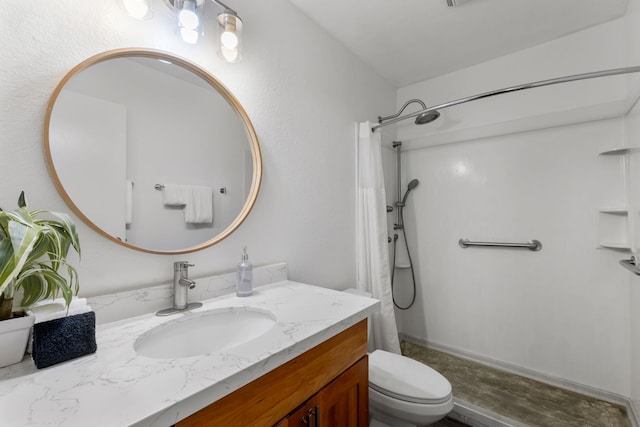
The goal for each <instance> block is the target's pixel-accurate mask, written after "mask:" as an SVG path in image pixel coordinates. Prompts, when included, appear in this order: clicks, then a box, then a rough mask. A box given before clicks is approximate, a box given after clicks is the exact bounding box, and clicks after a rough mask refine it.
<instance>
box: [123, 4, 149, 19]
mask: <svg viewBox="0 0 640 427" xmlns="http://www.w3.org/2000/svg"><path fill="white" fill-rule="evenodd" d="M122 6H123V7H124V9H125V11H126V12H127V14H128V15H129V16H131V17H132V18H136V19H145V18H149V17H150V15H151V5H150V3H149V0H122Z"/></svg>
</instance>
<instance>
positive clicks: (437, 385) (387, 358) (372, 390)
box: [369, 350, 453, 427]
mask: <svg viewBox="0 0 640 427" xmlns="http://www.w3.org/2000/svg"><path fill="white" fill-rule="evenodd" d="M452 409H453V396H452V394H451V384H450V383H449V381H448V380H447V379H446V378H445V377H444V376H442V375H441V374H440V373H439V372H437V371H436V370H434V369H432V368H430V367H429V366H427V365H425V364H423V363H420V362H418V361H416V360H413V359H410V358H408V357H405V356H401V355H399V354H395V353H390V352H388V351H383V350H376V351H374V352H373V353H370V354H369V414H370V418H371V423H370V427H416V426H418V427H421V426H428V425H430V424H433V423H435V422H436V421H438V420H440V419H442V418H444V416H445V415H447V414H448V413H449V412H450V411H451V410H452Z"/></svg>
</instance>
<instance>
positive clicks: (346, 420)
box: [318, 357, 369, 427]
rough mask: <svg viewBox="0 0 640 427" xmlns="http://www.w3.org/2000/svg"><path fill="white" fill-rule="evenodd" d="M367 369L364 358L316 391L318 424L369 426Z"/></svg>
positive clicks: (347, 426)
mask: <svg viewBox="0 0 640 427" xmlns="http://www.w3.org/2000/svg"><path fill="white" fill-rule="evenodd" d="M368 369H369V367H368V359H367V357H363V358H362V359H360V361H358V362H357V363H356V364H354V365H353V366H352V367H351V368H349V369H348V370H347V371H345V372H344V373H343V374H342V375H340V376H339V377H338V378H336V379H335V380H333V381H332V382H331V383H329V385H327V386H326V387H325V388H323V389H322V390H321V391H320V392H319V393H318V400H319V405H318V406H319V413H318V421H319V422H318V427H367V426H368V425H369V381H368V378H369V376H368Z"/></svg>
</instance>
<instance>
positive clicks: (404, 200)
mask: <svg viewBox="0 0 640 427" xmlns="http://www.w3.org/2000/svg"><path fill="white" fill-rule="evenodd" d="M418 184H420V181H418V180H417V179H412V180H411V181H409V184H408V185H407V191H406V192H405V193H404V196H403V197H402V201H401V202H397V203H396V206H398V207H401V208H402V207H404V205H405V204H406V203H407V197H409V193H410V192H411V190H413V189H414V188H416V187H417V186H418Z"/></svg>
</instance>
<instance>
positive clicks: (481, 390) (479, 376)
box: [401, 341, 631, 427]
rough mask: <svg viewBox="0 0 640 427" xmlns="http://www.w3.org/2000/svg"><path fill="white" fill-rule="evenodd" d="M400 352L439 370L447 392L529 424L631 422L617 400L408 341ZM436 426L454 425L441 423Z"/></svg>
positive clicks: (595, 426)
mask: <svg viewBox="0 0 640 427" xmlns="http://www.w3.org/2000/svg"><path fill="white" fill-rule="evenodd" d="M401 347H402V353H403V354H404V355H405V356H408V357H411V358H412V359H415V360H419V361H421V362H423V363H425V364H427V365H429V366H430V367H432V368H433V369H435V370H437V371H438V372H440V373H441V374H442V375H444V376H445V377H446V378H447V379H448V380H449V382H450V383H451V386H452V387H453V396H454V397H455V398H457V399H459V400H462V401H464V402H467V403H470V404H471V405H474V406H477V407H480V408H482V409H483V410H487V411H488V412H489V413H493V414H498V415H500V416H502V417H506V418H509V419H512V420H515V421H517V422H519V423H522V424H525V425H528V426H531V427H631V422H630V420H629V417H628V416H627V413H626V409H625V408H624V407H623V406H620V405H616V404H613V403H609V402H604V401H602V400H598V399H595V398H593V397H589V396H585V395H582V394H579V393H575V392H573V391H568V390H564V389H561V388H558V387H554V386H550V385H548V384H545V383H542V382H539V381H535V380H532V379H529V378H524V377H521V376H518V375H514V374H511V373H508V372H505V371H502V370H499V369H495V368H493V367H488V366H486V365H483V364H479V363H476V362H473V361H470V360H468V359H463V358H459V357H455V356H452V355H450V354H447V353H443V352H440V351H437V350H434V349H432V348H428V347H424V346H421V345H418V344H414V343H411V342H408V341H404V342H403V343H402V345H401ZM453 421H454V420H449V419H445V420H443V421H442V422H444V423H445V424H438V426H439V427H448V426H454V425H457V426H460V425H464V424H446V423H447V422H453Z"/></svg>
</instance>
